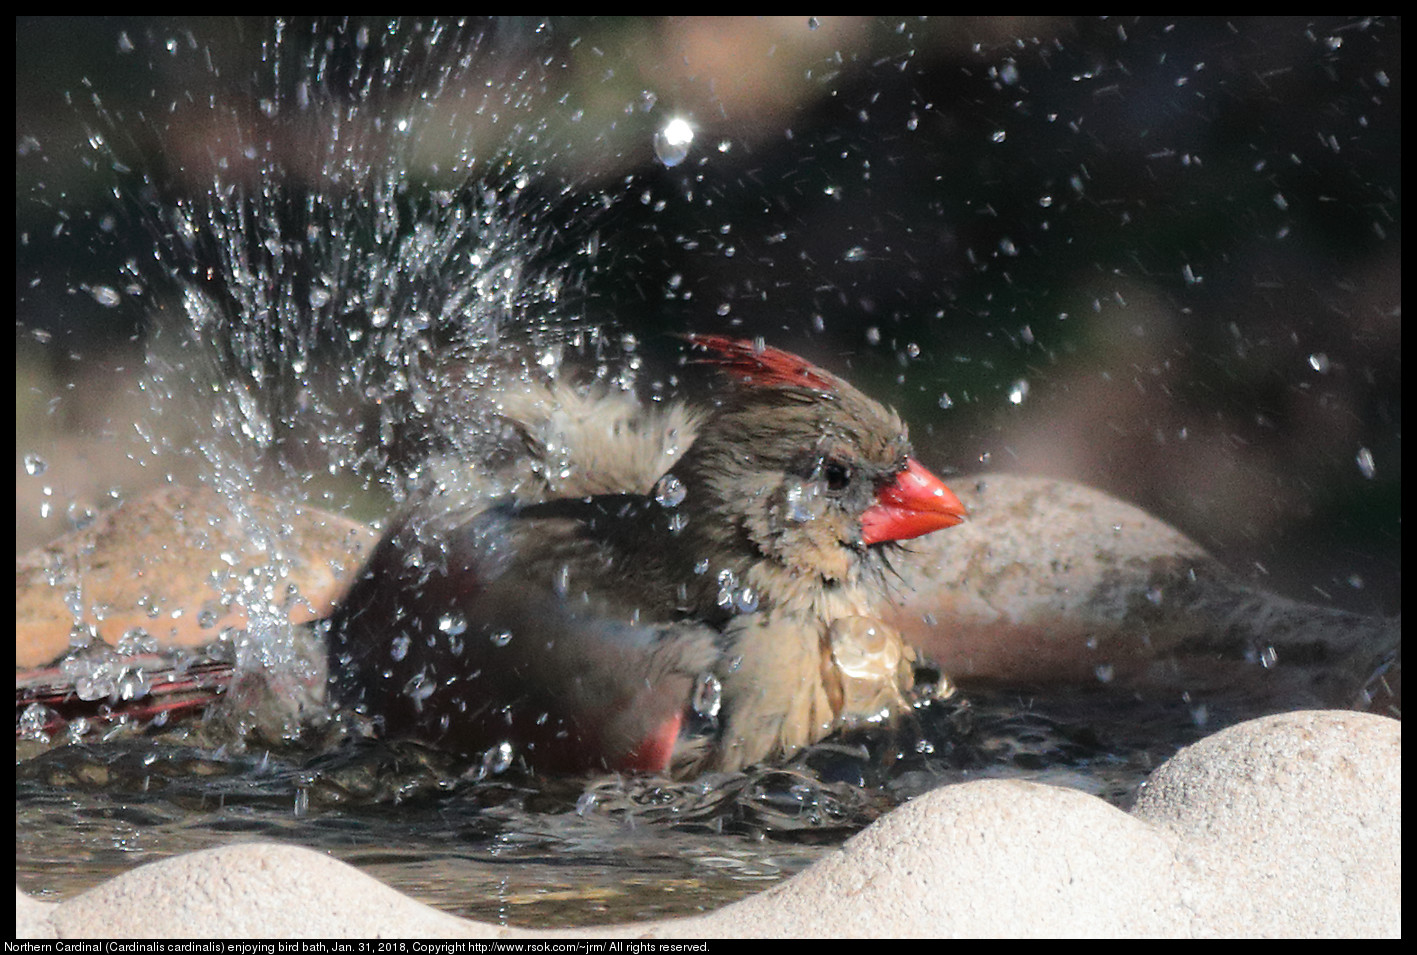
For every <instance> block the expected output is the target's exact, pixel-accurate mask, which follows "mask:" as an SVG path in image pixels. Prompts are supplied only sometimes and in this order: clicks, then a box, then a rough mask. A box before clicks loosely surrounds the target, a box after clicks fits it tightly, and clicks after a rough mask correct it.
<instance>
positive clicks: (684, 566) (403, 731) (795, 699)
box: [328, 335, 964, 775]
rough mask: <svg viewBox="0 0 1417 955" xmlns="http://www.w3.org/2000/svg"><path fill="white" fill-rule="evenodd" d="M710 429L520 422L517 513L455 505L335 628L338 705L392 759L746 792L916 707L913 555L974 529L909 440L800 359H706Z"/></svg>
mask: <svg viewBox="0 0 1417 955" xmlns="http://www.w3.org/2000/svg"><path fill="white" fill-rule="evenodd" d="M688 341H689V343H690V345H691V347H693V348H694V349H696V350H697V351H698V352H700V353H701V360H702V361H703V362H705V363H707V364H709V365H712V366H714V367H715V368H716V369H717V371H718V372H720V373H721V374H720V377H721V378H722V379H723V380H724V386H725V387H724V388H723V390H722V392H721V393H720V394H718V395H715V396H714V398H713V400H712V401H711V402H709V403H707V404H705V405H703V406H700V407H686V406H683V405H669V406H667V407H658V408H641V407H638V406H637V405H635V404H633V402H632V401H631V399H629V398H628V397H626V396H624V395H612V394H609V393H607V392H606V391H604V390H601V391H593V390H592V391H584V390H582V391H578V390H576V389H575V388H573V387H570V386H567V385H564V384H556V383H553V384H549V385H537V386H532V385H526V384H523V385H522V386H520V387H519V388H516V389H511V390H508V391H507V392H506V393H505V394H504V395H503V396H502V398H501V408H500V410H501V414H502V416H503V418H504V420H505V421H506V422H507V426H508V429H509V433H511V434H512V435H513V436H514V437H515V440H516V441H517V442H518V443H519V445H520V447H519V448H518V450H517V453H516V454H515V455H512V456H511V458H510V463H507V464H506V465H505V466H504V467H503V469H502V470H501V471H499V472H498V474H497V476H498V477H499V479H500V480H501V482H502V483H501V486H502V488H503V489H504V490H505V492H506V493H504V494H503V495H501V496H500V497H490V498H489V496H488V495H485V494H484V495H480V496H479V498H478V499H476V500H474V501H473V502H472V503H467V502H466V501H465V500H464V499H463V498H462V497H460V496H459V494H458V493H457V492H456V491H455V490H454V489H451V488H449V487H448V486H446V485H445V486H443V487H441V488H440V489H439V490H438V491H437V492H432V493H429V494H428V495H427V496H426V497H425V498H423V499H422V500H421V501H420V502H419V503H417V504H415V505H414V506H413V507H411V508H410V509H409V510H408V511H407V512H406V513H405V514H404V515H403V516H402V517H401V518H399V519H398V520H396V521H395V522H394V523H393V524H392V525H391V526H390V527H389V528H388V530H387V531H386V533H385V535H384V537H383V539H382V540H381V542H380V543H379V545H378V546H377V547H376V548H375V550H374V552H373V554H372V555H371V557H370V559H369V562H368V564H367V565H366V567H365V569H364V570H363V572H362V573H361V574H360V575H359V577H358V579H357V580H356V582H355V584H354V585H353V587H352V589H351V590H350V592H349V594H348V595H347V597H346V598H345V600H344V601H343V602H342V604H341V605H340V606H339V607H338V608H337V610H336V612H335V614H334V615H333V616H332V617H331V619H330V621H329V624H328V626H329V628H330V641H329V647H330V651H329V652H330V664H331V667H330V672H331V674H332V681H331V685H332V689H333V691H334V694H335V697H336V699H338V700H341V701H343V702H344V703H345V704H346V705H349V706H353V707H354V708H356V709H357V710H358V711H360V712H362V713H365V714H367V715H369V716H371V717H373V718H374V719H375V723H376V725H381V726H382V731H383V732H384V733H385V734H386V735H393V736H414V737H418V738H421V739H425V740H428V741H430V742H433V743H435V744H438V745H441V746H443V747H448V748H453V749H456V750H458V751H460V752H463V753H467V754H480V753H487V752H503V753H505V752H507V747H508V746H510V747H511V748H512V750H513V751H514V752H515V753H517V754H519V755H520V756H521V757H522V758H524V759H525V760H526V762H527V763H528V764H529V765H530V766H532V767H534V768H536V769H538V770H541V771H546V772H581V771H587V770H603V769H610V770H623V771H630V770H643V771H655V772H659V771H669V772H672V773H675V774H676V775H686V774H689V773H693V772H697V771H701V770H706V769H716V770H732V769H737V768H740V767H743V766H747V765H750V764H753V763H757V762H761V761H765V760H773V759H778V758H781V757H784V756H786V755H789V754H791V753H792V752H794V751H796V750H797V749H799V748H801V747H803V746H806V745H808V744H811V743H814V742H816V741H818V740H820V739H822V738H823V737H825V736H826V735H828V734H829V733H831V732H832V731H833V730H836V729H838V728H841V727H844V726H849V725H852V724H855V723H859V722H863V721H869V720H878V719H886V718H890V717H892V716H894V715H895V714H897V713H899V712H900V711H902V710H903V709H904V708H905V707H906V706H907V705H908V704H907V701H906V697H905V694H906V692H907V691H908V690H909V689H910V687H911V682H912V668H911V666H910V662H911V660H912V654H911V652H910V650H909V649H908V648H907V647H906V646H905V645H904V644H903V643H902V641H901V638H900V635H899V633H898V632H897V631H896V630H894V629H893V628H891V627H889V626H888V625H886V624H884V623H883V622H882V620H881V616H882V611H883V609H884V607H885V602H886V601H887V600H888V592H887V587H888V573H889V564H888V560H889V554H890V550H891V549H892V548H894V547H896V546H898V545H896V543H895V542H897V541H901V540H905V539H907V538H912V537H917V536H919V535H922V534H927V533H929V532H931V531H934V530H937V529H940V528H945V527H950V526H952V525H954V524H958V523H959V522H960V521H961V520H963V519H964V507H963V505H961V504H960V502H959V500H958V498H956V497H955V495H954V494H953V493H952V492H951V491H950V490H949V488H947V487H946V486H945V485H944V484H943V483H942V482H941V481H940V480H939V478H937V477H935V476H934V475H933V474H931V473H930V472H929V471H928V470H926V469H925V468H924V467H922V466H921V465H920V464H919V463H918V462H917V461H915V459H914V458H912V457H911V449H910V444H909V442H908V440H907V438H906V430H905V426H904V425H903V424H902V423H901V421H900V419H899V418H897V417H896V415H895V414H894V413H893V412H892V411H890V410H888V409H887V408H885V407H884V406H882V405H881V404H879V403H877V402H876V401H873V400H872V399H870V398H868V397H866V396H865V395H863V394H862V393H861V392H859V391H857V390H856V389H855V388H853V387H852V386H851V385H849V384H847V383H846V382H845V381H842V380H841V379H840V378H838V377H836V376H835V375H832V374H830V373H828V372H826V371H824V370H822V369H821V368H818V367H816V366H814V365H812V364H810V363H808V362H806V361H804V360H803V359H801V358H799V357H797V356H795V355H792V354H789V353H787V352H785V351H781V350H778V349H775V348H766V347H762V346H761V345H755V344H753V343H751V342H747V341H739V340H735V339H731V338H727V337H723V336H718V335H691V336H688Z"/></svg>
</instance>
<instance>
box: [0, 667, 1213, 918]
mask: <svg viewBox="0 0 1417 955" xmlns="http://www.w3.org/2000/svg"><path fill="white" fill-rule="evenodd" d="M1211 712H1212V713H1213V712H1215V711H1214V709H1212V710H1211ZM1192 714H1193V711H1192V709H1191V708H1190V707H1187V706H1184V705H1180V704H1179V703H1178V704H1177V705H1158V704H1150V703H1143V702H1138V701H1136V700H1131V701H1127V700H1119V699H1118V698H1117V695H1116V694H1108V693H1105V692H1104V691H1101V690H1097V691H1086V692H1082V691H1071V692H1065V693H1062V694H1056V695H1053V696H1047V697H1043V696H1037V695H1032V694H1024V693H1021V692H1019V691H1018V690H1002V689H1000V690H991V691H987V692H975V693H964V694H960V695H958V696H956V697H954V698H952V699H950V700H947V701H932V702H931V703H929V704H927V705H923V706H922V707H921V708H920V709H918V710H917V711H916V714H915V716H916V719H915V721H914V722H915V723H916V725H914V726H911V727H901V728H900V729H899V732H897V733H893V734H886V733H877V734H876V735H874V736H861V737H853V738H851V739H847V740H840V741H832V742H830V743H827V744H823V745H820V746H817V747H814V748H813V749H812V750H810V751H808V752H807V753H806V754H804V755H802V756H801V757H799V758H798V759H796V760H794V761H793V763H792V764H791V765H789V766H787V767H783V768H780V769H760V770H756V771H753V772H750V773H735V774H721V775H715V776H709V777H705V778H703V779H701V780H698V781H695V782H689V783H673V782H669V781H667V780H655V779H648V778H633V777H631V778H625V777H618V776H609V777H602V778H598V779H568V780H550V781H548V780H540V781H538V780H534V779H531V778H529V777H526V776H521V775H518V774H517V773H516V772H515V770H514V771H512V772H509V773H507V774H504V775H502V776H498V777H496V778H493V779H490V780H483V781H480V782H473V781H469V780H468V779H467V778H466V776H465V775H464V774H465V771H466V768H467V767H466V766H464V765H459V764H458V763H456V762H455V761H453V760H452V759H450V758H448V757H446V756H444V755H443V754H440V753H436V752H433V751H430V750H427V749H425V748H423V747H419V746H416V745H410V744H399V745H389V744H376V743H370V742H368V741H363V742H360V743H353V744H352V743H345V744H343V745H341V746H338V747H336V748H335V749H334V750H332V751H319V750H318V749H314V750H305V751H302V750H300V749H298V748H290V747H287V748H286V749H284V750H283V751H271V750H266V749H261V748H259V747H257V746H249V747H247V748H245V751H244V752H238V750H239V749H240V748H241V747H238V746H233V745H227V746H221V745H219V744H218V743H216V742H215V741H214V740H213V739H210V738H204V736H210V735H211V734H209V733H206V731H205V730H204V728H203V727H202V726H200V725H192V726H188V727H185V728H174V729H170V730H168V731H166V732H163V733H158V734H155V735H154V734H152V731H148V733H146V734H145V733H142V732H125V731H119V732H118V733H117V734H116V735H115V736H114V738H112V739H109V740H108V741H106V742H85V743H81V744H68V745H57V746H52V747H44V746H42V745H40V744H37V743H24V744H21V746H20V747H19V748H18V749H17V766H16V775H17V780H16V851H15V854H16V868H17V879H18V883H19V886H20V888H22V889H24V890H25V891H27V892H30V893H32V894H34V895H36V896H37V897H38V898H41V899H47V900H55V899H61V898H67V897H70V896H72V895H74V894H76V893H77V892H79V891H81V890H83V889H86V888H89V887H91V886H93V885H96V884H98V883H100V882H102V881H104V880H106V879H109V878H112V877H113V876H115V875H118V874H119V873H121V872H124V871H127V870H128V869H131V868H133V867H134V866H137V865H140V864H143V863H146V862H152V861H156V860H158V859H162V858H166V857H169V856H172V855H176V854H179V853H183V852H190V851H193V850H197V849H205V848H210V847H214V846H221V845H229V844H233V843H236V842H248V841H259V840H277V841H281V842H287V843H294V844H298V845H304V846H309V847H311V848H315V849H318V850H320V851H323V852H328V853H330V854H331V855H333V856H335V857H337V858H340V859H343V860H344V861H346V862H349V863H351V864H353V865H355V866H357V867H359V868H360V869H362V870H363V871H365V872H367V873H369V874H370V875H372V876H374V877H376V878H378V879H380V880H381V881H383V882H385V883H387V884H389V885H392V886H393V887H395V888H397V889H399V890H400V891H403V892H405V893H407V894H409V895H411V896H413V897H414V898H417V899H419V900H420V901H423V902H427V903H428V904H431V905H434V906H436V907H438V908H440V909H443V910H445V911H448V912H451V913H454V914H457V915H461V916H465V917H468V918H474V919H480V920H485V921H491V922H498V923H510V924H517V925H526V926H540V927H547V926H553V925H575V924H580V925H585V924H596V923H606V922H612V921H628V920H636V919H647V918H657V917H670V916H676V915H688V914H693V913H696V912H700V911H705V910H709V909H713V908H716V907H718V906H720V905H723V904H726V903H728V902H731V901H734V900H736V899H739V898H742V897H743V896H745V895H748V894H751V893H754V892H757V891H761V890H762V889H764V888H766V887H767V886H769V885H771V884H773V883H775V882H778V881H780V880H782V879H785V878H787V877H789V876H791V875H793V874H794V873H796V872H798V871H800V870H801V869H803V868H805V867H806V866H808V865H809V864H811V862H813V861H814V860H815V859H817V858H819V857H820V856H821V855H823V854H824V853H826V852H828V851H830V849H831V848H832V847H834V846H836V845H839V844H840V843H841V842H842V841H844V840H845V839H846V838H847V837H848V836H850V835H851V834H852V833H854V832H856V831H858V830H859V829H861V828H863V827H864V826H865V825H867V824H869V823H870V822H871V821H872V820H873V819H875V818H877V817H878V816H879V815H880V814H882V813H883V812H885V811H887V810H888V809H890V808H891V807H892V806H895V805H897V804H899V803H900V802H902V801H904V800H906V799H909V798H910V797H912V796H914V795H916V794H918V793H920V792H923V791H926V790H928V789H931V788H934V787H936V786H940V785H944V784H948V783H951V782H959V781H964V780H969V779H978V778H985V777H1004V778H1019V779H1032V780H1037V781H1043V782H1048V783H1053V784H1057V785H1064V786H1070V787H1074V788H1079V789H1083V790H1085V791H1088V792H1091V793H1094V794H1096V795H1099V796H1102V797H1103V798H1106V799H1108V800H1109V801H1111V802H1113V803H1115V804H1117V805H1120V806H1124V807H1125V806H1126V805H1128V804H1129V803H1130V801H1131V798H1132V796H1133V795H1134V793H1135V789H1136V786H1137V784H1138V783H1139V782H1140V781H1141V780H1142V779H1143V778H1144V777H1145V775H1146V774H1147V773H1148V772H1149V771H1150V770H1151V769H1153V768H1154V767H1155V766H1156V765H1158V764H1159V763H1160V762H1161V761H1163V760H1164V759H1166V758H1167V757H1169V756H1170V755H1171V754H1172V753H1173V752H1174V751H1175V750H1176V749H1177V748H1179V747H1180V746H1182V745H1184V744H1186V743H1188V742H1190V741H1192V740H1193V739H1195V738H1197V737H1199V736H1200V735H1202V734H1203V733H1204V732H1207V731H1209V730H1208V729H1205V728H1202V727H1198V726H1197V725H1196V723H1195V721H1194V720H1193V719H1192ZM1209 729H1214V727H1213V726H1212V727H1210V728H1209Z"/></svg>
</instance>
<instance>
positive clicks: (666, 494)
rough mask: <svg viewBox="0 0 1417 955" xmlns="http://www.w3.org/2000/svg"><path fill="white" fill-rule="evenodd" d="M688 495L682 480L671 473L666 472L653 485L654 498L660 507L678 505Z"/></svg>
mask: <svg viewBox="0 0 1417 955" xmlns="http://www.w3.org/2000/svg"><path fill="white" fill-rule="evenodd" d="M688 495H689V490H688V488H686V487H684V482H683V481H681V480H679V479H678V478H677V477H675V476H674V475H672V474H666V475H664V477H662V478H660V479H659V482H658V483H656V484H655V486H654V499H655V500H656V501H658V502H659V505H660V506H661V507H678V506H679V505H680V504H683V503H684V498H686V497H687V496H688Z"/></svg>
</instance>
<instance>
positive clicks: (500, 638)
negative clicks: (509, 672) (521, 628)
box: [491, 630, 512, 647]
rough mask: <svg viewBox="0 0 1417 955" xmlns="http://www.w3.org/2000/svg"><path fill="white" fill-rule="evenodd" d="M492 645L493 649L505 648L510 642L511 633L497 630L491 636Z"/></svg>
mask: <svg viewBox="0 0 1417 955" xmlns="http://www.w3.org/2000/svg"><path fill="white" fill-rule="evenodd" d="M491 639H492V645H493V646H494V647H505V646H506V645H507V644H509V643H511V642H512V631H510V630H498V631H496V632H495V633H493V634H492V638H491Z"/></svg>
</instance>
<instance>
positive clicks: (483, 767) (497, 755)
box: [477, 740, 515, 779]
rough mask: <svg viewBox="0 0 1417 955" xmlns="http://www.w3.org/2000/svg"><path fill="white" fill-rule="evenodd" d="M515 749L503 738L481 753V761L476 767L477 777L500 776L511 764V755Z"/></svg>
mask: <svg viewBox="0 0 1417 955" xmlns="http://www.w3.org/2000/svg"><path fill="white" fill-rule="evenodd" d="M514 754H515V750H513V749H512V744H511V743H509V742H507V741H506V740H503V741H502V742H500V743H498V744H497V745H496V746H493V747H492V748H491V749H489V750H488V751H487V752H485V753H483V754H482V762H481V763H480V764H479V766H478V769H477V778H478V779H486V778H487V777H488V776H500V775H501V774H502V773H505V772H506V771H507V769H508V767H510V766H511V765H512V756H513V755H514Z"/></svg>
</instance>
